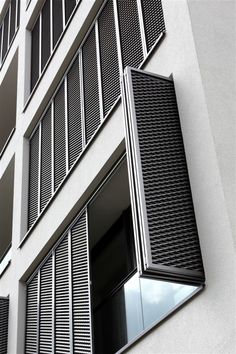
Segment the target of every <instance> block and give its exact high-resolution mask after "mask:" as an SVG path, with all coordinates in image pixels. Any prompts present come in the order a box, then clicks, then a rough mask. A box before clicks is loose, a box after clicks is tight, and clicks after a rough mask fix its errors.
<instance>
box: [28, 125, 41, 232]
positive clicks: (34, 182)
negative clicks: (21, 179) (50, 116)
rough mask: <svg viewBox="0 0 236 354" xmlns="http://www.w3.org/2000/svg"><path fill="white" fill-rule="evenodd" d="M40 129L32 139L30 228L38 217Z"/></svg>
mask: <svg viewBox="0 0 236 354" xmlns="http://www.w3.org/2000/svg"><path fill="white" fill-rule="evenodd" d="M38 177H39V129H37V130H36V132H35V133H34V135H33V137H32V138H31V140H30V161H29V206H28V228H30V227H31V226H32V225H33V223H34V222H35V220H36V219H37V217H38V191H39V186H38Z"/></svg>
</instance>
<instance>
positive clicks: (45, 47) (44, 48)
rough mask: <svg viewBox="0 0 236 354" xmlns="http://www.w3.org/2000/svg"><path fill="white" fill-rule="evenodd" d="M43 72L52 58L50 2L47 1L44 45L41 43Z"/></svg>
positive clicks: (44, 16) (43, 26)
mask: <svg viewBox="0 0 236 354" xmlns="http://www.w3.org/2000/svg"><path fill="white" fill-rule="evenodd" d="M41 49H42V53H41V70H43V68H44V66H45V64H46V63H47V61H48V58H49V57H50V0H47V1H46V2H45V4H44V7H43V9H42V43H41Z"/></svg>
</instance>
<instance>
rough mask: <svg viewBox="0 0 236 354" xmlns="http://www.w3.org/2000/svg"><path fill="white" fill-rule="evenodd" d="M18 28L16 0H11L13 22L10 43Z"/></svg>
mask: <svg viewBox="0 0 236 354" xmlns="http://www.w3.org/2000/svg"><path fill="white" fill-rule="evenodd" d="M15 28H16V0H12V2H11V24H10V43H11V40H12V38H13V36H14V34H15Z"/></svg>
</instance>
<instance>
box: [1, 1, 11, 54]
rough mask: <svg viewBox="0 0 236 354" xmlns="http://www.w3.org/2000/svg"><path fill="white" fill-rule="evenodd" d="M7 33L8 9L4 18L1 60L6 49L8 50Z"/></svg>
mask: <svg viewBox="0 0 236 354" xmlns="http://www.w3.org/2000/svg"><path fill="white" fill-rule="evenodd" d="M8 31H9V8H8V10H7V13H6V16H5V18H4V29H3V44H2V60H3V59H4V58H5V55H6V53H7V49H8Z"/></svg>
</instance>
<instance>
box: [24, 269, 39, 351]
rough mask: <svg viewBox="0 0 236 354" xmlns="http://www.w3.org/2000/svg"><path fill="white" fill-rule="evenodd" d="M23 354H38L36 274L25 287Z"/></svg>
mask: <svg viewBox="0 0 236 354" xmlns="http://www.w3.org/2000/svg"><path fill="white" fill-rule="evenodd" d="M26 308H27V310H26V330H25V354H33V353H38V351H37V346H38V274H36V275H35V276H34V278H33V279H32V280H31V282H30V283H29V284H28V285H27V305H26Z"/></svg>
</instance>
